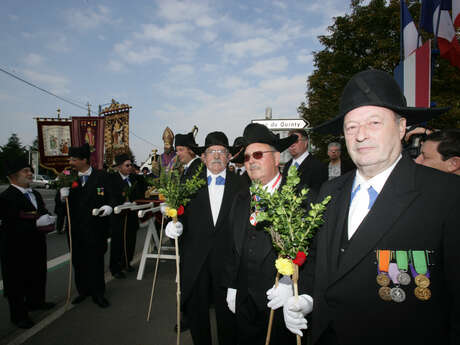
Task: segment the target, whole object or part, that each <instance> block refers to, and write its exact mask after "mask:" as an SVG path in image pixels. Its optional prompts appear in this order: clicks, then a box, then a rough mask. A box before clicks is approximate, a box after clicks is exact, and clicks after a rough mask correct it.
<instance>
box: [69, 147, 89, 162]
mask: <svg viewBox="0 0 460 345" xmlns="http://www.w3.org/2000/svg"><path fill="white" fill-rule="evenodd" d="M90 154H91V152H90V149H89V145H88V144H84V145H82V146H71V147H70V148H69V156H70V157H74V158H79V159H85V158H86V159H87V160H88V162H89V156H90Z"/></svg>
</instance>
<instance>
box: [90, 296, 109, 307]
mask: <svg viewBox="0 0 460 345" xmlns="http://www.w3.org/2000/svg"><path fill="white" fill-rule="evenodd" d="M93 302H94V303H96V304H97V305H98V306H99V307H101V308H107V307H108V306H110V303H109V301H107V300H106V299H105V297H104V296H93Z"/></svg>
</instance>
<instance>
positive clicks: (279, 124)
mask: <svg viewBox="0 0 460 345" xmlns="http://www.w3.org/2000/svg"><path fill="white" fill-rule="evenodd" d="M252 123H260V124H261V125H264V126H267V127H268V129H270V130H272V131H290V130H291V129H303V128H306V127H307V128H308V127H310V124H309V123H308V121H305V120H304V119H269V120H252Z"/></svg>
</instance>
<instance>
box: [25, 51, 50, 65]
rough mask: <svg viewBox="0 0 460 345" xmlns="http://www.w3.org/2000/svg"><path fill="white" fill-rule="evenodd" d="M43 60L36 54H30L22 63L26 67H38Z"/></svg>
mask: <svg viewBox="0 0 460 345" xmlns="http://www.w3.org/2000/svg"><path fill="white" fill-rule="evenodd" d="M44 60H45V59H44V58H43V57H42V56H41V55H38V54H35V53H30V54H28V55H27V56H25V57H24V59H23V61H24V63H25V64H26V65H28V66H37V65H40V64H41V63H42V62H43V61H44Z"/></svg>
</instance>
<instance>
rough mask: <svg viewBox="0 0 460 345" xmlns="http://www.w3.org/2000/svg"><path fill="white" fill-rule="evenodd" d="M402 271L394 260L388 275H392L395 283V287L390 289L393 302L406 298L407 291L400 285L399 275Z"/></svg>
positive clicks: (399, 301)
mask: <svg viewBox="0 0 460 345" xmlns="http://www.w3.org/2000/svg"><path fill="white" fill-rule="evenodd" d="M399 274H400V272H399V269H398V265H397V264H396V263H394V262H391V263H390V266H389V269H388V275H389V276H390V279H391V281H392V282H393V284H395V287H393V288H391V290H390V297H391V300H392V301H393V302H396V303H401V302H404V301H405V300H406V293H405V292H404V290H403V289H401V288H400V287H399V281H398V276H399Z"/></svg>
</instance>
